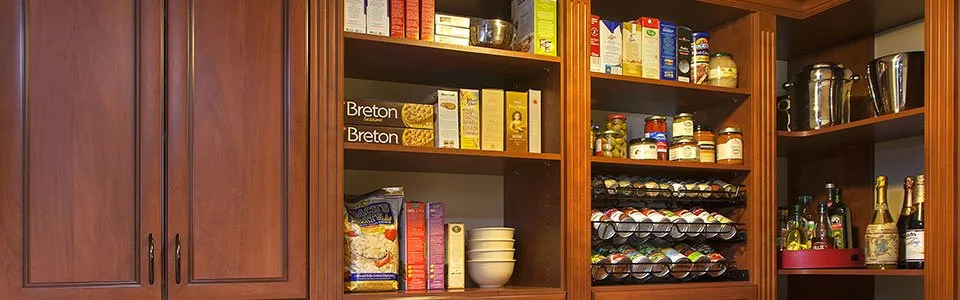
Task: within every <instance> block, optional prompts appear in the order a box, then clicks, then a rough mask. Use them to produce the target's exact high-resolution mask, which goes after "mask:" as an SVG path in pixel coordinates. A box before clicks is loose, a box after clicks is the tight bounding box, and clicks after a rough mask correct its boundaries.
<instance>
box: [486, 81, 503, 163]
mask: <svg viewBox="0 0 960 300" xmlns="http://www.w3.org/2000/svg"><path fill="white" fill-rule="evenodd" d="M503 109H504V107H503V90H501V89H482V90H481V91H480V142H481V144H480V150H490V151H503V123H504V121H503Z"/></svg>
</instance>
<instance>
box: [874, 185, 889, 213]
mask: <svg viewBox="0 0 960 300" xmlns="http://www.w3.org/2000/svg"><path fill="white" fill-rule="evenodd" d="M887 209H888V208H887V187H886V186H880V187H877V200H876V206H875V207H874V210H876V211H886V210H887Z"/></svg>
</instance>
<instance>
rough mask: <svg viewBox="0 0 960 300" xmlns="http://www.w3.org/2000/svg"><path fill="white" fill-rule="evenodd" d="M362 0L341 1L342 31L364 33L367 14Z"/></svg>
mask: <svg viewBox="0 0 960 300" xmlns="http://www.w3.org/2000/svg"><path fill="white" fill-rule="evenodd" d="M365 9H366V5H365V4H364V0H343V15H344V16H343V26H344V29H343V30H344V31H347V32H356V33H366V32H367V14H366V12H365V11H364V10H365Z"/></svg>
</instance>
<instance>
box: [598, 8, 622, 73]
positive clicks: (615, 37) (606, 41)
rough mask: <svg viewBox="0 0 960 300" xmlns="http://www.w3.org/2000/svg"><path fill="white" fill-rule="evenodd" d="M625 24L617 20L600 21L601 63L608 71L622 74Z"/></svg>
mask: <svg viewBox="0 0 960 300" xmlns="http://www.w3.org/2000/svg"><path fill="white" fill-rule="evenodd" d="M622 27H623V24H621V23H620V22H616V21H607V20H601V21H600V63H601V64H603V69H604V71H605V72H606V73H612V74H622V73H623V72H622V71H617V70H620V57H621V55H623V32H621V28H622Z"/></svg>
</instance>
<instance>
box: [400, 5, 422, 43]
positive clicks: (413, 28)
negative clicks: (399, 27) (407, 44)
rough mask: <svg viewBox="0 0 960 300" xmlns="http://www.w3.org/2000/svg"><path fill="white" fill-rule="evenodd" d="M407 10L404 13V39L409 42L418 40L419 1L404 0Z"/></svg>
mask: <svg viewBox="0 0 960 300" xmlns="http://www.w3.org/2000/svg"><path fill="white" fill-rule="evenodd" d="M406 1H407V2H406V8H407V10H406V11H405V12H404V17H405V19H406V22H404V32H405V33H406V34H405V37H406V38H408V39H411V40H419V39H420V0H406Z"/></svg>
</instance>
